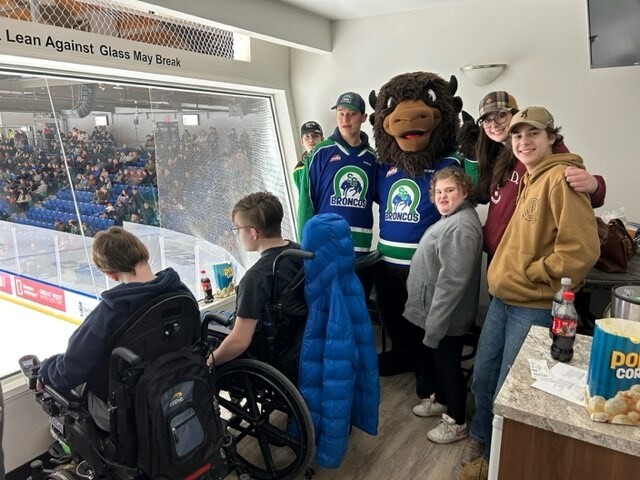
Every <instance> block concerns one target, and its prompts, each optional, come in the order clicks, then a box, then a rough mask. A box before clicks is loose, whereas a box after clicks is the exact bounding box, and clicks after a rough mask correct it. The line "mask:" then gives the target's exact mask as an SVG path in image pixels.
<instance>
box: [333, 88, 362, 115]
mask: <svg viewBox="0 0 640 480" xmlns="http://www.w3.org/2000/svg"><path fill="white" fill-rule="evenodd" d="M338 107H347V108H348V109H349V110H353V111H359V112H360V113H364V110H365V103H364V99H363V98H362V97H361V96H360V95H358V94H357V93H356V92H346V93H343V94H342V95H340V96H339V97H338V100H336V104H335V105H334V106H333V107H331V109H332V110H333V109H336V108H338Z"/></svg>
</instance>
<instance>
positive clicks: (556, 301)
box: [551, 277, 571, 317]
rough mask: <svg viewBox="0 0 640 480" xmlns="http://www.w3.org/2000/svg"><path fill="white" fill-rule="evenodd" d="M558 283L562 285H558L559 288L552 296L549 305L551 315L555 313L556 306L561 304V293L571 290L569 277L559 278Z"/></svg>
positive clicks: (558, 306)
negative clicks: (551, 301)
mask: <svg viewBox="0 0 640 480" xmlns="http://www.w3.org/2000/svg"><path fill="white" fill-rule="evenodd" d="M560 285H562V286H561V287H560V290H558V291H557V292H556V294H555V295H554V296H553V304H552V305H551V316H552V317H553V316H554V315H555V314H556V312H557V311H558V308H560V305H562V294H563V293H564V292H568V291H569V290H571V279H570V278H569V277H562V279H561V280H560Z"/></svg>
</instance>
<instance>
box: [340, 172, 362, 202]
mask: <svg viewBox="0 0 640 480" xmlns="http://www.w3.org/2000/svg"><path fill="white" fill-rule="evenodd" d="M340 189H341V190H342V196H343V197H347V196H357V195H359V194H360V193H361V192H362V183H360V180H358V178H357V177H356V176H355V175H354V174H353V173H348V174H347V178H346V179H345V180H344V182H342V184H341V185H340Z"/></svg>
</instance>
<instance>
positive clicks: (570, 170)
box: [564, 167, 598, 194]
mask: <svg viewBox="0 0 640 480" xmlns="http://www.w3.org/2000/svg"><path fill="white" fill-rule="evenodd" d="M564 178H565V179H566V180H567V183H568V184H569V186H570V187H571V188H573V189H574V190H575V191H576V192H580V193H589V194H590V193H594V192H595V191H596V190H597V189H598V181H597V180H596V178H595V177H594V176H593V175H591V174H590V173H589V172H587V171H586V170H583V169H582V168H578V167H567V168H566V169H565V171H564Z"/></svg>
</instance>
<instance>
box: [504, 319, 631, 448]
mask: <svg viewBox="0 0 640 480" xmlns="http://www.w3.org/2000/svg"><path fill="white" fill-rule="evenodd" d="M591 341H592V338H591V337H588V336H586V335H577V336H576V342H575V344H574V355H573V359H572V360H571V362H569V365H573V366H575V367H578V368H583V369H586V368H587V366H588V364H589V353H590V351H591ZM550 345H551V340H550V339H549V330H548V329H547V328H544V327H535V326H534V327H532V328H531V330H530V331H529V334H528V336H527V338H526V340H525V342H524V344H523V345H522V348H521V349H520V353H518V356H517V358H516V361H515V362H514V364H513V366H512V367H511V370H510V372H509V375H507V378H506V380H505V383H504V385H503V386H502V388H501V389H500V392H499V393H498V396H497V397H496V401H495V404H494V408H493V411H494V414H496V415H500V416H502V417H504V418H506V419H510V420H514V421H517V422H521V423H524V424H527V425H531V426H532V427H537V428H541V429H544V430H548V431H551V432H554V433H557V434H560V435H565V436H567V437H571V438H575V439H577V440H581V441H584V442H588V443H592V444H594V445H600V446H602V447H604V448H609V449H611V450H615V451H619V452H623V453H627V454H629V455H633V456H635V457H640V427H633V426H626V425H611V424H608V423H598V422H594V421H593V420H591V418H589V415H588V414H587V409H586V408H585V407H581V406H578V405H575V404H573V403H571V402H568V401H566V400H563V399H562V398H560V397H556V396H554V395H551V394H549V393H546V392H543V391H541V390H538V389H536V388H533V387H532V386H531V384H533V382H534V380H533V378H532V377H531V373H530V370H529V359H530V358H533V359H544V360H547V364H548V365H549V368H551V367H553V366H554V365H555V364H556V363H557V362H556V361H555V360H553V359H552V358H551V354H550V353H549V347H550Z"/></svg>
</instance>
